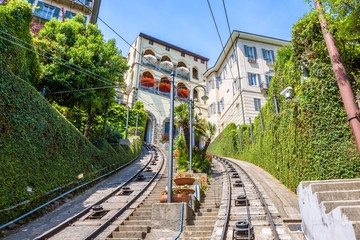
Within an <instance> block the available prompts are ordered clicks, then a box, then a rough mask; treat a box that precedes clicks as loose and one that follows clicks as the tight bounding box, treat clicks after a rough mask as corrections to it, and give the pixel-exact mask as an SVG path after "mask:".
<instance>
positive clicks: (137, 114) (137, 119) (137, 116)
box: [135, 112, 139, 136]
mask: <svg viewBox="0 0 360 240" xmlns="http://www.w3.org/2000/svg"><path fill="white" fill-rule="evenodd" d="M138 122H139V112H137V113H136V129H135V136H137V130H138Z"/></svg>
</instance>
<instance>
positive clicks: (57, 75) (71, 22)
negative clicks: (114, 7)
mask: <svg viewBox="0 0 360 240" xmlns="http://www.w3.org/2000/svg"><path fill="white" fill-rule="evenodd" d="M84 24H85V19H84V17H83V16H82V15H81V14H78V15H76V16H75V17H74V18H73V19H66V20H65V21H63V22H60V21H57V20H56V19H52V20H51V21H49V22H47V23H46V24H45V27H44V28H43V29H42V30H41V31H40V33H39V35H38V36H36V40H35V43H36V45H37V46H38V47H40V48H41V49H43V50H45V51H47V52H49V53H50V54H51V57H52V59H49V58H45V57H40V61H41V64H42V68H43V72H44V75H43V77H42V78H41V80H40V83H39V84H38V88H43V87H46V89H47V91H49V92H50V95H49V98H50V100H53V101H56V102H57V103H58V104H60V105H62V106H66V107H68V108H73V107H77V108H78V109H79V110H80V111H83V112H85V113H86V118H85V119H84V120H82V121H84V128H83V133H84V136H86V137H87V136H88V134H89V131H90V128H91V124H92V123H93V121H94V118H95V117H96V116H97V115H103V116H106V115H107V112H108V110H109V108H110V107H111V105H112V103H113V101H114V97H115V90H114V88H104V89H97V90H91V91H78V92H70V93H63V94H53V95H51V92H59V91H71V90H80V89H86V88H97V87H104V86H111V85H115V84H119V83H120V84H121V83H123V77H122V74H123V72H125V71H126V70H127V69H128V66H127V65H126V61H125V60H124V59H123V57H122V56H121V51H120V50H118V49H117V48H116V46H115V40H109V41H107V42H106V41H105V40H104V38H103V35H102V33H101V31H100V30H99V29H98V28H97V27H96V26H95V25H92V24H88V25H87V26H86V28H85V27H84ZM62 60H65V61H67V63H64V62H61V61H62ZM74 65H76V66H79V67H81V68H82V69H78V70H74V68H77V67H76V66H74ZM69 66H70V67H69ZM95 74H96V76H95ZM99 76H101V77H99ZM104 128H105V126H104V127H103V129H104Z"/></svg>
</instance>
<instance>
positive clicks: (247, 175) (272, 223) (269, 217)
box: [227, 159, 280, 240]
mask: <svg viewBox="0 0 360 240" xmlns="http://www.w3.org/2000/svg"><path fill="white" fill-rule="evenodd" d="M227 160H228V161H230V162H231V163H232V164H235V165H236V166H237V167H239V168H240V170H241V171H242V172H243V173H244V174H245V175H246V177H247V178H248V179H249V180H250V182H251V183H252V185H253V186H254V188H255V190H256V192H257V194H258V195H259V197H260V200H261V203H262V205H263V207H264V209H265V212H266V215H267V219H268V222H269V223H270V226H271V228H272V231H273V234H274V236H275V240H280V237H279V234H278V232H277V230H276V227H275V223H274V220H273V218H272V216H271V213H270V210H269V208H268V205H267V203H266V201H265V199H264V197H263V195H262V193H261V192H260V190H259V188H258V187H257V186H256V184H255V182H254V180H253V179H252V177H250V175H249V174H248V173H247V172H246V171H245V170H244V168H242V167H241V166H240V165H239V164H238V163H236V162H234V161H231V160H229V159H227ZM244 190H245V189H244ZM249 224H250V223H249Z"/></svg>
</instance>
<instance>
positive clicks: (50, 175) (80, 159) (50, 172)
mask: <svg viewBox="0 0 360 240" xmlns="http://www.w3.org/2000/svg"><path fill="white" fill-rule="evenodd" d="M0 73H1V74H0V109H1V111H0V133H1V135H0V186H1V187H0V224H2V223H6V222H8V221H9V220H11V219H14V218H15V217H17V216H19V215H20V214H22V213H24V212H25V211H26V210H29V209H31V208H32V207H34V206H35V205H38V204H39V203H40V202H39V201H38V200H36V199H39V198H41V196H43V195H44V194H45V193H47V192H49V191H51V190H52V189H55V188H58V187H61V186H64V185H67V184H69V183H70V182H76V183H77V184H80V182H77V175H78V174H80V173H84V175H85V179H84V181H88V180H89V179H91V178H94V177H96V176H98V175H100V174H103V173H104V171H100V172H97V171H98V170H100V169H103V168H106V167H109V166H111V168H108V170H105V171H110V170H111V169H112V168H115V167H118V166H120V165H122V164H124V163H126V162H128V161H129V160H131V159H132V158H134V157H135V156H137V155H138V154H139V153H140V151H141V146H142V139H141V138H136V139H135V142H134V144H133V145H132V146H131V147H130V148H129V147H128V146H125V145H119V144H113V146H111V145H110V144H109V143H107V142H106V141H105V140H100V141H97V142H94V144H93V143H91V142H90V141H89V140H87V139H86V138H84V137H83V135H82V134H81V133H80V132H79V131H78V130H77V129H76V128H75V127H74V126H73V125H72V124H71V123H69V122H68V121H67V120H66V119H65V118H64V117H63V116H62V115H61V114H60V113H59V112H58V111H57V110H55V109H54V108H53V107H52V106H51V104H49V103H48V102H47V101H46V100H44V98H43V97H42V96H41V95H40V94H39V93H38V92H37V91H36V90H35V89H34V88H33V87H32V86H30V85H29V83H28V82H25V81H23V80H20V79H19V78H17V77H14V76H12V75H10V74H9V73H7V72H4V71H1V72H0ZM94 172H97V173H96V174H94ZM30 188H31V189H32V191H28V190H27V189H30ZM29 199H30V200H31V199H35V201H34V202H33V203H29V204H25V205H23V206H22V207H17V208H14V209H12V210H11V211H1V210H3V209H7V208H9V207H11V206H14V205H16V204H19V203H21V202H23V201H26V200H29ZM43 200H45V199H42V200H41V201H43Z"/></svg>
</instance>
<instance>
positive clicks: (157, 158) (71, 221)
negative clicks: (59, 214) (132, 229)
mask: <svg viewBox="0 0 360 240" xmlns="http://www.w3.org/2000/svg"><path fill="white" fill-rule="evenodd" d="M144 146H145V148H146V149H147V151H148V153H149V154H150V158H149V160H148V161H147V163H146V164H145V165H144V166H143V167H142V168H141V169H140V170H139V171H137V172H136V173H135V174H133V175H132V176H131V177H130V178H128V179H127V180H126V181H125V182H123V183H121V184H120V185H118V186H117V187H116V188H115V189H114V190H113V191H112V192H110V193H108V194H106V195H104V196H103V197H102V198H101V199H99V200H97V201H96V202H94V203H91V205H89V206H88V207H86V208H85V209H84V210H82V211H81V212H79V213H77V214H76V215H74V216H72V217H70V218H68V219H67V220H66V221H64V222H62V223H60V224H58V225H57V226H56V227H54V228H52V229H50V230H48V231H47V232H45V233H43V234H42V235H40V236H38V237H37V238H35V239H36V240H40V239H64V238H68V239H71V238H73V239H95V238H96V237H97V236H98V235H99V234H100V233H101V232H102V231H104V230H105V229H106V228H107V227H108V226H109V225H110V224H111V223H112V222H114V221H115V220H116V219H117V218H118V217H119V216H121V215H122V214H123V213H124V212H125V211H126V210H127V209H128V208H129V207H130V206H131V205H132V204H133V203H134V202H135V201H136V200H137V199H139V198H140V196H142V195H143V193H144V192H145V191H146V189H147V188H148V187H149V186H150V185H151V184H152V183H153V182H154V181H155V179H157V176H158V175H159V173H160V172H161V171H162V169H163V167H164V162H165V159H166V158H165V156H164V154H163V153H162V151H160V150H159V149H157V148H156V147H155V146H151V145H144ZM159 153H160V155H159ZM149 165H151V167H150V166H149ZM152 169H157V171H156V172H153V171H152ZM157 180H158V179H157ZM107 203H109V204H107ZM101 204H103V205H104V206H116V207H110V208H109V207H104V206H103V205H101ZM84 226H86V227H85V228H84ZM79 233H81V236H78V234H79Z"/></svg>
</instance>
